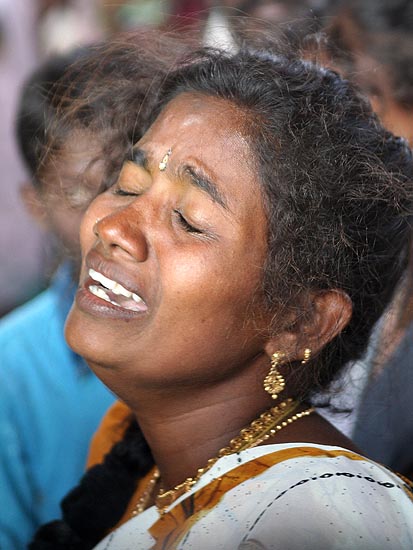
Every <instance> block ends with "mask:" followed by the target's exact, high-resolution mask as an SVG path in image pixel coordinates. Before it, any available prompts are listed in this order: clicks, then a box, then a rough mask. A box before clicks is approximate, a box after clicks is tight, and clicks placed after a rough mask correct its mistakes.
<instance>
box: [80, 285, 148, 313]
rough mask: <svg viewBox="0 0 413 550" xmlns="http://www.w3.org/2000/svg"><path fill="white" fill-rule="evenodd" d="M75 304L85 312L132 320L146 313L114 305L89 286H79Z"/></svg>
mask: <svg viewBox="0 0 413 550" xmlns="http://www.w3.org/2000/svg"><path fill="white" fill-rule="evenodd" d="M75 304H76V306H77V307H78V308H79V309H80V310H82V311H83V312H85V313H88V314H90V315H93V316H95V317H106V318H107V317H109V318H111V319H123V320H130V319H136V318H137V317H142V315H145V314H146V311H132V310H130V309H124V308H122V307H117V306H114V305H113V304H111V303H110V302H106V301H105V300H102V298H98V297H97V296H95V295H94V294H92V293H91V292H90V291H89V290H88V288H87V287H80V288H79V290H78V291H77V293H76V298H75Z"/></svg>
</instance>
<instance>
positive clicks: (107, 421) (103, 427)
mask: <svg viewBox="0 0 413 550" xmlns="http://www.w3.org/2000/svg"><path fill="white" fill-rule="evenodd" d="M131 415H132V411H131V410H130V408H129V407H127V406H126V405H125V404H124V403H122V402H121V401H116V403H114V404H113V405H112V406H111V407H110V408H109V409H108V411H107V412H106V414H105V416H104V417H103V420H102V422H101V423H100V425H99V427H98V429H97V430H96V432H95V434H94V435H93V437H92V440H91V442H90V447H89V455H88V458H87V463H86V469H87V470H88V469H89V468H91V467H92V466H94V465H95V464H100V463H101V462H103V459H104V457H105V455H106V454H107V453H108V452H109V451H110V450H111V448H112V447H113V445H114V444H115V443H117V442H118V441H120V440H121V439H122V438H123V436H124V434H125V432H126V430H127V428H128V426H129V423H130V419H131Z"/></svg>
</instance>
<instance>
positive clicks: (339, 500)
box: [232, 444, 413, 548]
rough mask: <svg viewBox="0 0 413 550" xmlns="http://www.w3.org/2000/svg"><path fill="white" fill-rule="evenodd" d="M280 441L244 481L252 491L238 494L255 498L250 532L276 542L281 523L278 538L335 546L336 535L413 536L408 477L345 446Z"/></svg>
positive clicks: (384, 539)
mask: <svg viewBox="0 0 413 550" xmlns="http://www.w3.org/2000/svg"><path fill="white" fill-rule="evenodd" d="M271 447H273V448H272V449H271ZM275 447H279V446H277V445H274V446H269V447H268V449H269V451H270V452H267V453H266V454H264V455H261V456H258V457H256V458H255V459H253V461H252V462H253V463H254V462H256V463H258V464H260V463H262V462H263V461H264V462H265V463H266V468H264V469H263V470H262V473H260V474H259V475H258V476H254V477H251V478H249V479H248V482H247V483H246V484H245V486H243V487H241V486H240V487H239V489H240V490H241V491H245V495H241V494H236V493H237V492H238V493H239V491H235V492H234V494H233V495H232V497H233V498H235V499H240V498H245V499H246V501H248V500H249V504H248V505H249V507H250V514H251V516H250V517H251V522H250V525H249V526H248V529H247V531H248V532H247V534H246V535H245V540H248V539H249V538H250V539H256V538H257V537H258V538H260V540H261V541H262V542H263V543H264V546H265V547H266V548H267V545H266V544H268V548H272V546H271V540H273V538H274V534H275V527H274V526H275V525H277V526H278V527H277V529H276V531H277V533H278V535H277V537H278V536H279V537H281V539H278V542H279V543H280V542H282V541H284V544H285V545H287V546H286V547H289V546H288V544H287V543H288V541H290V543H291V541H292V540H294V541H295V546H293V547H294V548H295V547H297V548H298V547H299V545H300V544H302V545H304V546H306V545H307V546H306V547H310V548H313V547H314V548H316V547H317V548H324V547H326V548H327V547H330V546H328V545H329V544H332V542H333V541H335V544H336V546H335V547H337V548H350V547H351V548H353V547H354V548H370V547H373V546H369V545H375V546H374V547H376V548H382V547H383V548H396V547H410V545H411V544H412V543H413V499H412V497H413V493H412V491H411V487H409V485H408V484H407V483H405V482H404V481H403V480H402V479H401V478H400V477H398V476H397V475H395V474H394V473H392V472H391V471H389V470H387V469H386V468H385V467H383V466H381V465H380V464H377V463H375V462H372V461H370V460H369V459H367V458H365V457H362V456H361V455H358V454H356V453H353V452H351V451H348V450H346V449H342V448H329V447H326V446H321V445H308V444H305V445H302V446H298V447H290V448H288V447H287V448H284V449H274V448H275ZM248 495H250V496H249V497H248ZM297 518H299V523H297ZM283 537H284V538H283ZM309 541H310V542H309ZM311 541H312V542H311ZM402 541H403V544H401V542H402ZM312 544H314V546H312ZM400 544H401V546H400ZM381 545H383V546H381ZM280 547H284V546H283V544H281V545H280Z"/></svg>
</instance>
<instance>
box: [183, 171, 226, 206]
mask: <svg viewBox="0 0 413 550" xmlns="http://www.w3.org/2000/svg"><path fill="white" fill-rule="evenodd" d="M182 172H183V173H184V174H187V175H188V176H189V178H190V180H191V183H192V184H193V185H195V186H196V187H198V188H199V189H201V190H202V191H205V192H206V193H208V195H209V196H210V197H211V198H212V200H213V201H214V202H216V203H218V204H220V205H221V206H222V207H223V208H225V210H229V208H228V203H227V201H226V199H225V197H224V196H223V195H222V194H221V193H220V192H219V190H218V188H217V186H216V185H215V183H214V182H213V181H211V180H210V179H209V178H208V177H207V176H206V175H205V174H204V173H203V172H201V171H199V170H197V169H195V168H194V167H193V166H189V165H184V166H183V167H182Z"/></svg>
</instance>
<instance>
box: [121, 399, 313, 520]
mask: <svg viewBox="0 0 413 550" xmlns="http://www.w3.org/2000/svg"><path fill="white" fill-rule="evenodd" d="M299 405H300V402H299V401H294V400H293V399H291V398H290V399H287V400H286V401H283V402H282V403H280V404H279V405H277V406H275V407H272V408H271V409H269V410H268V411H265V412H263V413H262V414H261V415H260V416H259V417H258V418H256V419H255V420H253V421H252V422H251V424H250V425H249V426H248V427H247V428H243V429H242V430H241V431H240V433H239V435H238V436H236V437H234V438H233V439H231V441H230V442H229V444H228V445H227V446H226V447H223V448H222V449H221V450H220V451H219V452H218V454H217V455H216V456H214V457H213V458H210V459H209V460H208V462H207V463H206V466H204V467H203V468H199V469H198V470H197V473H196V475H195V476H194V477H187V478H186V479H185V481H183V482H182V483H179V484H178V485H176V486H175V487H173V488H172V489H169V490H168V491H163V490H162V489H160V490H159V493H158V495H157V496H156V497H155V505H156V507H157V508H158V511H159V513H160V514H161V515H162V514H164V513H165V511H166V510H167V508H168V507H169V506H170V505H171V504H173V503H174V502H175V500H176V499H177V498H179V497H180V496H181V495H184V494H185V493H187V492H188V491H189V490H190V489H191V487H193V485H195V483H197V482H198V481H199V480H200V479H201V477H202V476H203V474H204V473H205V472H207V471H208V470H210V469H211V468H212V466H213V465H214V464H215V463H216V462H217V461H218V460H219V459H220V458H222V457H223V456H228V455H231V454H234V453H239V452H241V451H244V450H245V449H252V448H253V447H256V446H257V445H260V444H261V443H263V442H264V441H267V439H269V438H270V437H272V436H274V435H275V434H276V433H277V432H279V431H280V430H282V429H283V428H285V427H286V426H288V425H289V424H292V423H293V422H295V421H296V420H299V419H300V418H303V417H304V416H308V415H310V414H311V413H312V412H314V409H313V408H312V407H310V408H309V409H306V410H304V411H302V412H298V413H294V414H292V415H291V416H288V415H289V414H291V413H292V412H294V411H295V410H296V409H297V408H298V407H299ZM159 478H160V473H159V470H158V468H155V470H154V473H153V475H152V477H151V479H150V480H149V482H148V485H147V487H146V489H145V491H144V493H143V494H142V496H141V497H140V499H139V501H138V503H137V505H136V506H135V508H134V510H133V512H132V515H133V516H136V515H138V514H139V513H141V512H143V511H144V510H145V508H146V506H147V504H148V503H149V500H150V498H151V497H152V493H153V490H154V488H155V486H156V484H157V483H158V481H159Z"/></svg>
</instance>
